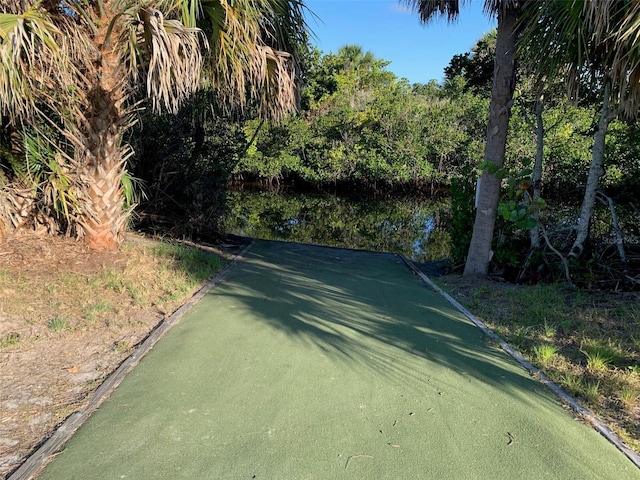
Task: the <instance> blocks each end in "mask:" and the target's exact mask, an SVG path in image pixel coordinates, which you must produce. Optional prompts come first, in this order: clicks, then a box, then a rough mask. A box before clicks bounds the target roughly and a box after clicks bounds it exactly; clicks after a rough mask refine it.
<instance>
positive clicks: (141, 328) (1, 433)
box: [0, 234, 228, 478]
mask: <svg viewBox="0 0 640 480" xmlns="http://www.w3.org/2000/svg"><path fill="white" fill-rule="evenodd" d="M180 248H183V249H184V247H180ZM210 250H214V253H212V254H211V255H213V256H215V257H216V258H215V262H214V263H212V265H211V266H212V269H210V271H208V272H205V273H204V278H206V276H208V275H210V274H211V273H212V272H213V270H215V269H216V268H217V269H219V268H221V266H222V265H223V260H222V257H223V256H227V257H228V253H226V252H224V251H222V250H219V251H218V253H219V255H217V256H216V255H215V251H216V250H217V249H215V248H214V249H210ZM172 253H174V252H173V251H172V250H171V249H168V250H167V249H166V248H164V247H163V246H162V244H161V243H160V242H158V241H154V240H151V239H146V238H144V237H142V236H139V235H133V234H130V235H128V237H127V239H126V241H125V243H124V245H123V247H122V248H121V250H120V251H118V252H115V253H113V252H109V253H107V252H91V251H89V250H88V249H87V248H86V247H85V245H84V244H83V243H81V242H77V241H74V240H72V239H67V238H61V237H59V238H51V237H47V238H41V237H37V236H17V237H13V238H9V239H7V240H6V241H5V242H4V243H2V244H0V478H5V476H7V475H8V474H9V473H10V472H11V471H13V470H15V469H16V468H17V467H18V466H19V465H20V464H21V463H22V461H24V459H25V457H26V456H27V455H28V454H29V453H30V452H31V451H33V450H34V448H35V447H37V446H38V445H39V444H40V443H41V442H42V441H43V440H44V439H46V438H47V437H48V436H50V435H51V434H52V432H53V431H54V429H55V428H56V426H57V425H58V424H60V423H61V422H62V421H63V420H64V419H65V418H66V417H67V416H68V415H70V414H71V413H72V412H74V411H75V410H77V409H79V408H82V406H83V404H84V403H85V402H86V401H87V399H88V397H89V395H90V394H91V392H92V391H93V390H95V388H96V387H97V386H98V385H100V383H101V382H102V381H103V380H104V379H105V377H106V376H108V375H109V374H110V373H111V372H112V371H113V370H115V369H116V368H117V366H118V365H119V364H120V363H121V362H122V361H123V360H124V359H125V358H126V357H127V356H129V355H130V353H131V352H132V350H133V348H134V347H135V346H136V344H138V343H139V342H140V341H142V340H143V339H144V338H145V337H146V336H147V335H148V334H149V332H150V331H151V330H153V329H154V327H156V326H157V325H158V323H159V322H160V321H161V320H162V319H163V318H164V317H165V316H168V315H169V314H171V313H172V312H173V311H174V310H175V309H177V308H178V307H179V306H180V305H181V304H182V303H184V301H185V300H186V299H188V298H189V297H190V296H191V295H192V294H193V293H194V292H195V291H197V290H198V289H199V288H200V286H201V285H203V283H204V280H203V278H202V277H201V278H193V275H191V274H190V272H188V271H187V270H189V269H187V268H185V266H184V264H182V263H181V261H180V260H179V259H177V258H176V256H175V255H173V254H172ZM207 255H209V254H207ZM216 262H217V263H216ZM211 266H210V267H211Z"/></svg>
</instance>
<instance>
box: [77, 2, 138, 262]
mask: <svg viewBox="0 0 640 480" xmlns="http://www.w3.org/2000/svg"><path fill="white" fill-rule="evenodd" d="M109 6H110V5H109V4H105V8H106V10H105V11H104V13H103V18H101V19H99V21H96V22H95V23H96V24H97V25H100V27H99V31H100V35H98V36H96V37H95V39H94V41H95V51H96V52H99V53H98V55H97V58H96V59H94V61H93V62H91V63H89V62H87V63H86V64H87V65H88V70H89V69H90V70H89V71H88V73H87V75H86V77H87V79H88V81H89V83H90V84H89V85H87V87H86V89H87V90H86V98H87V100H86V102H87V105H86V110H85V112H84V115H85V118H86V122H85V123H84V128H82V131H81V132H80V135H81V136H82V138H81V143H82V148H78V149H77V151H76V160H77V161H78V173H79V179H80V180H79V181H80V185H79V192H78V200H79V202H80V214H79V218H78V219H77V221H78V224H79V225H80V227H81V230H82V233H83V234H84V235H83V236H84V240H85V242H86V243H87V245H89V247H90V248H91V249H94V250H116V249H117V248H118V246H119V245H120V243H121V242H122V234H123V232H124V229H125V228H126V220H127V217H128V215H129V212H128V211H126V210H124V208H123V202H124V196H123V188H122V183H121V180H122V175H123V174H124V171H125V162H126V160H127V157H128V155H129V154H130V152H131V149H130V147H129V146H127V145H124V146H123V145H122V139H123V135H124V132H125V131H126V129H127V128H128V127H129V126H130V123H127V122H128V115H129V112H127V111H126V107H124V105H123V103H124V101H125V100H124V99H125V98H126V86H125V84H124V78H125V75H124V72H123V67H122V66H121V62H120V58H119V56H118V54H117V52H116V51H114V50H113V48H112V47H111V46H110V45H109V42H106V41H105V39H106V35H107V31H108V29H109V28H110V26H111V23H112V21H111V20H113V18H114V17H115V15H114V14H113V13H112V12H111V11H110V10H109ZM111 35H112V38H115V37H116V36H117V35H119V32H118V31H117V24H116V27H115V28H114V30H113V31H112V32H111ZM89 65H90V66H89Z"/></svg>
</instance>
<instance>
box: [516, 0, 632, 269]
mask: <svg viewBox="0 0 640 480" xmlns="http://www.w3.org/2000/svg"><path fill="white" fill-rule="evenodd" d="M530 14H531V17H530V18H528V19H527V20H528V21H527V25H528V28H527V32H526V34H525V35H524V37H523V38H524V41H523V45H522V47H523V48H526V49H527V50H528V51H529V52H530V54H531V55H532V56H533V59H534V61H535V63H536V65H537V69H538V73H539V74H540V76H541V77H544V78H553V77H555V76H558V75H563V76H565V77H566V78H567V80H568V84H569V88H570V93H571V94H572V95H574V96H576V95H578V94H579V87H580V86H583V85H585V84H587V85H589V87H590V88H591V89H595V90H598V91H599V92H600V95H601V98H602V104H601V108H600V113H599V115H598V119H597V122H596V128H595V133H594V139H593V148H592V155H591V166H590V168H589V174H588V177H587V182H586V185H585V193H584V197H583V201H582V206H581V208H580V215H579V217H578V224H577V226H576V238H575V240H574V242H573V245H572V247H571V249H570V251H569V256H573V257H579V256H580V255H581V254H582V252H583V249H584V244H585V241H586V239H587V238H588V233H589V225H590V222H591V217H592V215H593V211H594V207H595V202H596V193H597V189H598V186H599V182H600V178H601V177H602V175H603V174H604V152H605V139H606V134H607V130H608V127H609V124H610V123H611V122H612V121H613V120H614V119H615V118H616V117H617V116H618V115H620V114H624V115H625V116H627V117H631V118H635V117H637V115H638V105H639V101H640V51H639V50H638V42H637V39H638V37H639V36H640V5H639V4H638V2H635V1H632V0H620V1H616V2H584V3H583V2H575V1H570V0H561V1H558V0H546V1H545V2H540V3H539V4H538V8H536V9H535V10H531V11H530Z"/></svg>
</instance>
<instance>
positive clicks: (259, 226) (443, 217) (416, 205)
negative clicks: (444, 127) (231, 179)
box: [224, 189, 450, 262]
mask: <svg viewBox="0 0 640 480" xmlns="http://www.w3.org/2000/svg"><path fill="white" fill-rule="evenodd" d="M227 205H228V212H227V214H226V216H225V219H224V221H225V230H226V231H227V232H229V233H233V234H236V235H243V236H249V237H254V238H260V239H266V240H283V241H290V242H302V243H314V244H319V245H330V246H335V247H347V248H356V249H366V250H375V251H387V252H398V253H403V254H404V255H406V256H407V257H409V258H411V259H413V260H416V261H418V262H425V261H431V260H441V259H444V258H447V257H448V255H449V244H450V238H449V234H448V229H447V225H448V224H449V223H450V202H449V200H448V199H447V198H438V199H436V198H433V197H424V196H407V195H403V196H390V195H387V196H381V195H375V196H374V195H369V196H361V195H360V196H348V195H337V194H329V193H299V192H291V191H279V192H271V191H264V190H262V191H261V190H255V189H242V190H237V191H230V192H229V193H228V201H227Z"/></svg>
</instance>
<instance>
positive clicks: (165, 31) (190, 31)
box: [141, 9, 202, 113]
mask: <svg viewBox="0 0 640 480" xmlns="http://www.w3.org/2000/svg"><path fill="white" fill-rule="evenodd" d="M141 13H142V18H143V21H144V28H145V33H146V34H147V38H149V45H148V46H149V51H150V60H149V66H148V71H147V95H148V96H149V98H150V99H151V100H152V104H153V109H154V110H155V111H156V112H159V111H160V110H161V109H162V108H165V109H167V110H168V111H170V112H173V113H175V112H177V111H178V108H179V107H180V104H181V103H182V101H183V100H184V99H186V98H187V97H188V96H189V95H191V94H192V93H193V92H195V90H196V89H197V87H198V82H199V72H200V71H201V69H202V54H201V51H200V41H199V40H200V38H201V31H200V29H198V28H190V27H185V26H184V25H183V24H182V23H180V22H179V21H178V20H165V19H164V16H163V14H162V12H160V11H159V10H152V9H147V10H143V11H142V12H141Z"/></svg>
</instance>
